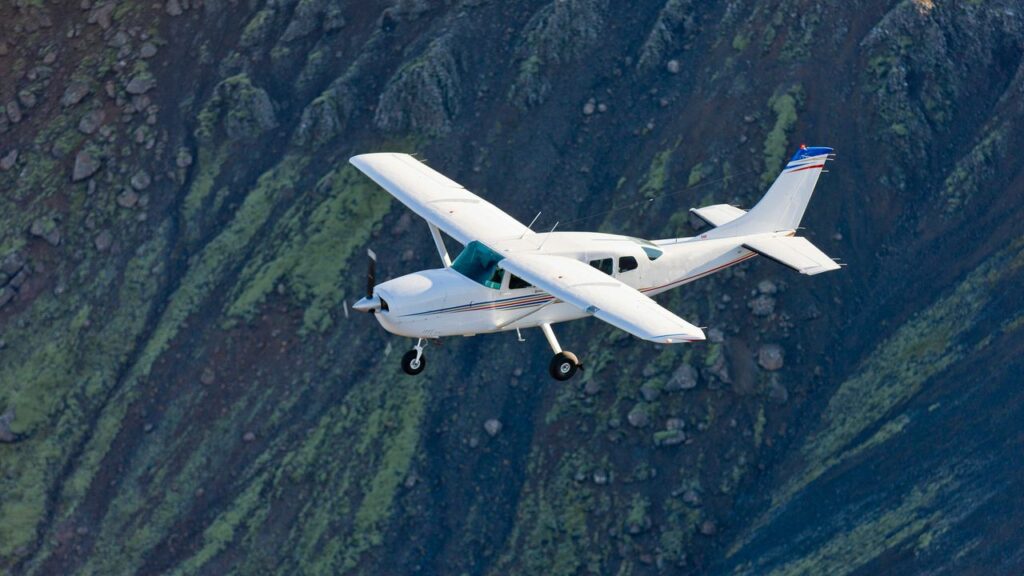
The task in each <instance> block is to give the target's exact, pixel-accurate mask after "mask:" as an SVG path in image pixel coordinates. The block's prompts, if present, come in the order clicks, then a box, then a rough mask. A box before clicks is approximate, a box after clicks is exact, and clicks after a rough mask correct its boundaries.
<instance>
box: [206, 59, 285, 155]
mask: <svg viewBox="0 0 1024 576" xmlns="http://www.w3.org/2000/svg"><path fill="white" fill-rule="evenodd" d="M199 121H200V126H199V129H198V133H199V135H200V137H203V138H209V137H211V136H212V135H213V134H214V131H215V130H217V129H218V128H221V129H223V130H224V132H225V133H226V134H227V136H228V137H229V138H231V139H232V140H252V139H254V138H257V137H258V136H260V135H262V134H264V133H265V132H267V131H269V130H272V129H274V128H276V127H277V116H276V114H275V112H274V105H273V103H272V102H271V101H270V96H269V95H267V92H266V90H264V89H262V88H260V87H258V86H256V85H254V84H253V83H252V80H251V79H250V78H249V77H248V76H247V75H245V74H239V75H236V76H232V77H231V78H227V79H225V80H223V81H221V82H220V83H219V84H218V85H217V87H216V88H215V89H214V93H213V96H212V97H211V98H210V100H209V101H208V102H207V103H206V105H205V106H204V107H203V110H202V112H200V114H199Z"/></svg>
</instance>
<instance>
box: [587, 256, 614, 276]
mask: <svg viewBox="0 0 1024 576" xmlns="http://www.w3.org/2000/svg"><path fill="white" fill-rule="evenodd" d="M613 263H614V260H613V259H612V258H601V259H600V260H591V261H590V265H591V266H593V267H594V268H597V269H598V270H600V271H601V272H604V273H605V274H607V275H609V276H611V275H612V268H613V266H614V264H613Z"/></svg>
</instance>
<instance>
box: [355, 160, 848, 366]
mask: <svg viewBox="0 0 1024 576" xmlns="http://www.w3.org/2000/svg"><path fill="white" fill-rule="evenodd" d="M830 159H832V149H831V148H824V147H806V146H801V147H800V149H799V150H798V151H797V152H796V154H795V155H794V156H793V158H792V159H791V160H790V161H789V163H788V164H786V167H785V168H784V169H783V170H782V173H781V174H780V175H779V177H778V178H777V179H776V180H775V183H774V184H772V186H771V188H769V189H768V192H767V193H766V194H765V195H764V197H763V198H762V199H761V200H760V201H759V202H758V203H757V205H756V206H754V207H753V208H752V209H751V210H750V211H749V212H747V211H744V210H741V209H739V208H736V207H734V206H730V205H728V204H716V205H713V206H706V207H704V208H695V209H691V210H690V211H691V212H692V213H693V214H694V215H696V216H697V217H699V218H700V219H702V220H704V221H705V222H707V223H708V224H709V225H710V226H712V228H710V229H709V230H707V231H706V232H704V233H702V234H700V235H698V236H695V237H691V238H670V239H666V240H654V241H648V240H642V239H640V238H632V237H629V236H618V235H615V234H601V233H597V232H555V231H551V232H547V233H538V232H534V231H533V230H531V229H530V227H528V226H524V225H523V224H521V223H520V222H518V221H517V220H516V219H514V218H512V217H511V216H509V215H508V214H506V213H504V212H502V211H501V210H499V209H498V208H497V207H495V206H494V205H492V204H490V203H489V202H487V201H485V200H484V199H482V198H480V197H479V196H477V195H475V194H473V193H472V192H470V191H469V190H466V189H465V188H463V187H462V186H461V185H459V184H458V183H456V182H454V181H452V180H450V179H448V178H446V177H445V176H443V175H442V174H440V173H438V172H437V171H435V170H433V169H431V168H429V167H428V166H427V165H426V164H423V163H422V162H420V161H418V160H417V159H415V158H413V157H412V156H409V155H407V154H393V153H380V154H363V155H360V156H355V157H353V158H352V159H351V160H350V162H351V163H352V164H353V165H354V166H355V167H356V168H358V169H359V170H361V171H362V172H363V173H364V174H366V175H367V176H369V177H370V178H371V179H373V181H374V182H376V183H377V184H379V185H380V186H381V187H383V188H384V189H385V190H387V191H388V192H389V193H390V194H391V195H392V196H394V197H395V198H397V199H398V200H399V201H400V202H402V203H403V204H405V205H406V206H407V207H408V208H409V209H410V210H412V211H413V212H415V213H416V214H418V215H419V216H420V217H422V218H423V219H424V220H426V221H427V226H428V227H429V229H430V233H431V235H432V236H433V239H434V244H435V245H436V247H437V251H438V254H439V255H440V257H441V262H442V263H443V267H442V268H437V269H433V270H423V271H420V272H415V273H412V274H407V275H405V276H401V277H399V278H395V279H393V280H388V281H387V282H384V283H381V284H378V285H374V270H375V262H376V256H375V255H374V254H373V252H372V251H370V252H369V255H370V258H371V260H370V272H369V275H368V286H367V294H366V297H365V298H362V299H361V300H359V301H358V302H357V303H356V304H355V305H354V306H353V308H354V309H356V310H359V311H363V312H370V313H373V314H374V315H375V317H376V318H377V320H378V321H379V322H380V324H381V325H382V326H383V327H384V329H386V330H387V331H388V332H391V333H393V334H397V335H400V336H408V337H411V338H416V339H417V341H416V345H415V346H414V347H413V349H412V350H409V351H408V352H406V354H405V355H404V356H403V357H402V368H403V370H405V372H406V373H407V374H412V375H415V374H419V373H420V372H422V371H423V368H424V367H425V366H426V358H425V356H424V354H423V349H424V347H425V346H426V343H427V342H428V340H430V339H436V338H441V337H445V336H471V335H475V334H482V333H489V332H501V331H507V330H516V331H519V330H522V329H524V328H534V327H539V328H540V329H541V331H542V332H543V333H544V336H545V337H546V338H547V341H548V343H549V344H550V345H551V349H552V350H553V351H554V357H553V358H552V359H551V363H550V365H549V371H550V373H551V376H552V377H554V378H555V379H557V380H568V379H569V378H572V376H573V375H574V374H575V373H576V371H577V370H578V369H580V368H582V365H581V364H580V361H579V359H578V358H577V357H576V355H575V354H573V353H572V352H569V351H567V350H563V349H562V347H561V346H560V345H559V343H558V339H557V338H555V334H554V332H553V331H552V329H551V325H552V324H555V323H557V322H565V321H567V320H576V319H578V318H585V317H587V316H594V317H595V318H599V319H601V320H603V321H605V322H607V323H609V324H611V325H612V326H615V327H617V328H620V329H622V330H625V331H626V332H629V333H630V334H632V335H634V336H636V337H638V338H642V339H644V340H650V341H651V342H660V343H663V344H675V343H681V342H697V341H700V340H704V332H703V331H701V329H700V328H698V327H697V326H694V325H693V324H690V323H689V322H687V321H686V320H683V319H682V318H680V317H678V316H676V315H675V314H673V313H672V312H670V311H668V310H666V309H665V308H663V307H661V306H659V305H658V304H657V303H656V302H655V301H654V300H652V299H651V298H650V297H651V296H654V295H655V294H659V293H661V292H664V291H666V290H669V289H672V288H675V287H677V286H682V285H683V284H686V283H688V282H692V281H694V280H697V279H698V278H703V277H705V276H708V275H710V274H714V273H715V272H719V271H721V270H724V269H726V268H728V267H729V266H732V265H734V264H738V263H740V262H743V261H744V260H748V259H750V258H753V257H754V256H757V255H761V256H765V257H768V258H770V259H772V260H775V261H776V262H779V263H780V264H783V265H785V266H788V267H790V268H792V269H793V270H796V271H797V272H800V273H801V274H809V275H810V274H819V273H821V272H827V271H829V270H836V269H838V268H839V265H838V264H836V263H835V261H833V260H832V258H829V257H828V256H826V255H825V254H824V253H823V252H822V251H821V250H819V249H818V248H816V247H815V246H814V245H813V244H811V243H810V242H809V241H808V240H807V239H806V238H802V237H799V236H796V232H797V228H798V226H799V224H800V220H801V218H802V217H803V214H804V210H805V209H806V207H807V203H808V201H809V200H810V198H811V194H812V192H813V191H814V186H815V184H817V181H818V176H819V175H820V174H821V172H822V170H823V169H824V167H825V163H826V162H827V161H828V160H830ZM442 231H443V232H445V233H446V234H448V235H449V236H451V237H452V238H454V239H455V240H456V241H457V242H459V243H460V244H462V245H463V246H464V248H463V249H462V252H461V253H460V254H459V256H458V257H457V258H456V259H455V260H454V261H452V260H451V258H450V257H449V256H448V251H447V249H446V247H445V243H444V239H443V238H442V236H441V232H442Z"/></svg>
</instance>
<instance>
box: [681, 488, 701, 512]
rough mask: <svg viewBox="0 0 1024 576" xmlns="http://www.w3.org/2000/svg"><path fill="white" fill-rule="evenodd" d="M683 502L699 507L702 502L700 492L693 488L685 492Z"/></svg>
mask: <svg viewBox="0 0 1024 576" xmlns="http://www.w3.org/2000/svg"><path fill="white" fill-rule="evenodd" d="M683 503H684V504H686V505H687V506H690V507H692V508H697V507H699V506H700V504H701V499H700V493H699V492H697V491H696V490H694V489H693V488H690V489H689V490H687V491H686V492H683Z"/></svg>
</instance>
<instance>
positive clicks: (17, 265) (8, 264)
mask: <svg viewBox="0 0 1024 576" xmlns="http://www.w3.org/2000/svg"><path fill="white" fill-rule="evenodd" d="M24 266H25V257H24V256H22V254H21V252H11V253H10V254H8V255H7V256H4V259H3V262H0V272H3V273H4V274H6V275H8V276H14V275H15V274H17V273H18V271H19V270H21V269H22V268H23V267H24Z"/></svg>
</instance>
